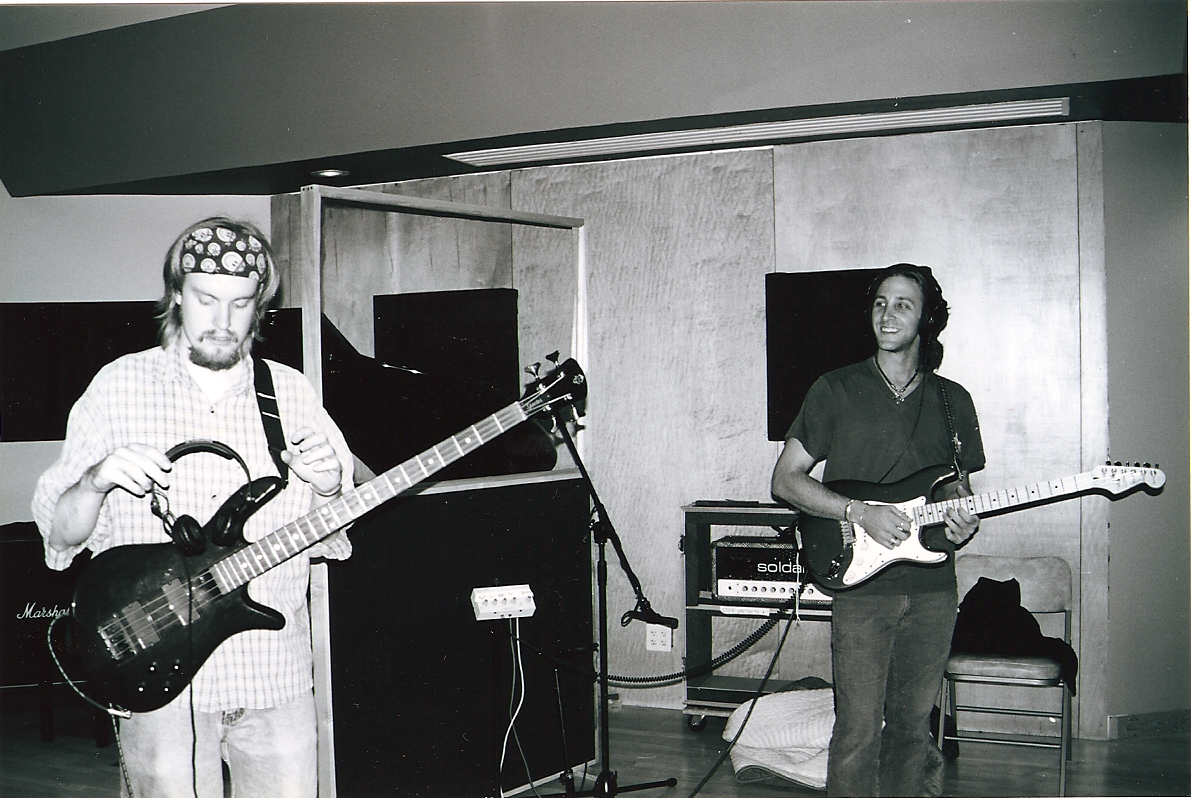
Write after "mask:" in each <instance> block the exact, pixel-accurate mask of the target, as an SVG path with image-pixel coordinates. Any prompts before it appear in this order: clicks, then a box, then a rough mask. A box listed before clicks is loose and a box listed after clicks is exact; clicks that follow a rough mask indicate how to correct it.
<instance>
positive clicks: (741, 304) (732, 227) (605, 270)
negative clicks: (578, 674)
mask: <svg viewBox="0 0 1191 798" xmlns="http://www.w3.org/2000/svg"><path fill="white" fill-rule="evenodd" d="M771 164H772V161H771V156H770V153H769V152H768V151H765V150H755V151H738V152H723V153H716V154H710V155H695V156H684V157H674V158H654V159H641V160H628V161H619V162H610V163H602V164H590V165H580V166H568V167H560V168H542V169H529V170H523V171H520V172H518V173H515V176H514V187H515V190H514V196H515V197H516V199H517V208H516V209H517V210H527V211H539V212H549V213H557V214H565V215H570V216H577V217H580V218H583V219H585V220H586V227H585V229H586V231H587V233H586V234H587V269H588V273H589V280H588V286H587V289H588V308H589V315H588V322H589V352H590V356H589V362H587V363H584V364H583V365H584V367H585V369H586V370H587V373H588V376H589V377H590V381H591V389H590V399H589V408H590V409H589V413H588V415H587V417H586V418H585V419H584V423H585V424H586V426H587V430H586V431H585V432H583V433H582V435H583V436H584V437H585V439H586V440H585V446H586V453H585V462H586V464H587V467H588V469H589V471H590V472H591V475H592V479H593V481H594V483H595V486H596V490H597V491H598V493H599V494H600V498H601V499H602V500H603V502H604V504H605V505H606V506H607V508H608V512H609V516H610V519H611V521H612V523H613V525H614V526H615V528H616V530H617V531H618V533H619V535H620V538H621V540H622V541H623V544H624V548H625V552H626V554H627V556H628V559H629V562H630V564H631V565H632V567H633V570H634V572H635V573H636V574H637V576H638V577H639V578H640V580H641V583H642V585H643V588H644V590H645V594H646V596H647V597H648V598H649V600H650V601H651V603H652V605H653V607H654V608H655V609H657V610H658V611H659V612H661V613H662V614H664V615H670V616H674V617H681V616H682V610H683V603H684V599H683V585H684V581H683V557H682V553H681V552H680V551H679V548H678V542H679V538H680V536H681V535H682V531H683V515H682V511H681V509H680V508H681V507H682V505H684V504H687V503H690V502H692V501H695V500H697V499H723V498H733V499H762V500H763V499H768V497H769V475H770V471H771V469H772V467H773V461H774V457H775V454H776V451H775V447H774V445H773V444H771V443H769V442H768V441H767V440H766V436H765V324H764V275H765V273H766V272H769V271H772V269H773V216H772V209H773V192H772V181H771V175H772V165H771ZM608 553H609V559H610V566H609V586H610V589H609V613H610V618H611V624H610V630H609V631H610V635H611V639H610V654H611V662H612V670H613V672H614V673H615V674H617V675H626V676H629V675H654V674H663V673H672V672H675V671H678V670H680V669H681V667H682V647H683V628H682V627H680V628H679V630H678V632H677V634H675V645H674V650H673V651H672V652H670V653H658V652H647V651H646V650H645V628H644V626H643V625H642V624H640V623H633V624H631V625H630V626H629V627H627V628H623V627H621V626H620V624H619V623H618V622H617V621H618V619H619V618H620V616H621V614H622V613H624V612H625V611H626V610H629V609H631V608H632V607H633V604H634V601H635V598H634V596H633V592H632V588H631V587H630V586H629V584H628V581H627V580H626V579H625V578H624V574H623V573H622V571H621V570H620V568H619V566H618V564H617V561H616V557H615V553H614V552H613V551H612V550H611V548H609V552H608ZM717 647H718V646H717ZM620 693H621V695H622V696H623V697H624V700H625V701H626V702H627V703H635V704H647V705H651V706H667V707H678V706H681V700H682V686H681V685H676V686H672V687H665V688H659V689H653V690H636V689H634V690H625V689H623V688H621V689H620Z"/></svg>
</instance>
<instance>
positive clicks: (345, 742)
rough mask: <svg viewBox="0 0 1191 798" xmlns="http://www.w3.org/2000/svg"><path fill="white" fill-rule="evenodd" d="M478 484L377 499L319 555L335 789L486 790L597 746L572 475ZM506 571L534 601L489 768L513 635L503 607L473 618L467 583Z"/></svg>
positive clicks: (585, 553)
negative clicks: (496, 615)
mask: <svg viewBox="0 0 1191 798" xmlns="http://www.w3.org/2000/svg"><path fill="white" fill-rule="evenodd" d="M560 477H562V478H560ZM492 483H493V484H492V486H491V487H472V488H470V489H459V490H452V489H450V487H451V486H452V484H454V485H460V484H465V483H440V484H439V485H437V486H434V487H432V488H430V489H428V490H427V491H425V492H423V493H421V494H418V495H415V496H412V497H409V498H399V499H396V500H394V501H392V502H389V503H387V504H385V505H384V506H382V507H380V508H378V509H377V510H376V511H375V512H374V513H371V514H369V515H368V516H367V517H366V518H364V519H362V520H361V521H360V522H358V523H357V524H356V525H355V526H354V527H352V529H351V531H350V535H351V538H352V543H353V546H354V553H353V554H352V557H351V559H349V560H347V561H344V562H331V563H328V566H329V567H328V571H329V595H330V599H329V603H330V623H331V681H332V706H333V712H334V731H335V781H336V792H337V794H338V795H339V796H343V797H344V798H365V797H368V798H370V797H371V796H377V795H386V796H388V795H409V796H415V795H416V796H423V797H426V796H443V797H444V798H448V797H449V798H468V796H492V795H495V794H497V792H498V787H499V788H500V789H503V790H510V789H513V788H515V787H520V786H523V785H526V784H528V783H529V782H530V781H531V780H539V779H542V778H546V777H549V776H552V775H557V774H558V773H561V772H562V771H563V770H565V769H566V768H568V767H574V766H576V765H579V764H581V763H585V762H589V761H591V760H593V759H594V758H595V700H594V678H593V677H594V667H593V646H592V641H593V639H594V638H593V624H592V579H591V549H590V541H589V527H588V520H589V517H590V503H589V498H588V494H587V491H586V488H585V486H584V484H583V483H582V482H581V481H580V480H578V479H575V478H573V477H572V476H563V475H560V474H549V475H536V476H525V477H505V478H497V479H494V480H492ZM518 584H528V585H529V586H530V588H531V589H532V590H533V593H534V597H535V603H536V605H537V609H536V612H535V613H534V615H533V616H531V617H528V618H522V619H520V623H519V627H520V632H519V642H520V651H521V658H522V662H523V669H524V702H523V704H522V706H521V710H520V713H519V715H518V718H517V722H516V727H515V728H516V732H517V734H516V738H515V739H514V737H513V736H510V737H509V742H508V750H507V753H506V755H505V757H504V770H503V773H501V774H500V775H499V776H498V769H499V767H500V762H501V746H502V743H503V741H504V737H505V731H506V728H507V726H508V722H509V717H510V712H511V710H512V709H514V708H515V706H516V703H517V702H518V700H519V697H520V695H521V686H520V681H519V683H518V686H517V687H516V688H515V689H514V688H513V678H514V673H515V672H517V670H516V669H515V667H514V664H513V663H514V660H513V655H512V649H513V647H514V646H515V645H516V643H517V642H518V641H517V640H514V639H513V637H512V635H511V628H510V626H511V625H510V622H509V621H507V620H497V621H483V622H481V621H477V620H476V619H475V615H474V613H473V610H472V606H471V591H472V589H473V588H476V587H490V586H494V585H518ZM518 679H519V680H520V675H519V674H518ZM518 741H519V744H520V748H521V752H518V750H517V745H518ZM522 752H523V753H524V757H525V760H526V761H527V762H528V765H529V772H528V773H527V772H526V768H525V766H524V765H523V764H522Z"/></svg>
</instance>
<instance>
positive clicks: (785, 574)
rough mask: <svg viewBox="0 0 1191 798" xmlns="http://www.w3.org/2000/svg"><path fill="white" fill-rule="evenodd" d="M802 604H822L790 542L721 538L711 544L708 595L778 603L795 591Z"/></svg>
mask: <svg viewBox="0 0 1191 798" xmlns="http://www.w3.org/2000/svg"><path fill="white" fill-rule="evenodd" d="M803 583H806V587H805V588H803V592H802V597H801V599H800V600H801V601H802V602H803V603H826V602H830V601H831V597H830V596H828V595H827V594H825V593H823V592H821V591H819V590H818V589H817V588H816V587H815V585H813V584H812V583H811V581H810V574H808V573H807V572H806V571H805V569H804V568H803V567H802V565H801V563H799V561H798V548H797V546H795V544H794V542H793V541H786V540H780V539H778V538H774V537H724V538H720V539H718V540H714V541H712V543H711V584H712V588H711V594H712V598H713V599H715V600H716V601H721V602H725V603H746V604H768V605H772V606H775V607H776V606H780V605H782V604H785V603H786V602H787V601H789V600H790V598H791V597H793V596H795V595H797V594H798V592H799V589H800V588H802V585H803Z"/></svg>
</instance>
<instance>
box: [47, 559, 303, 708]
mask: <svg viewBox="0 0 1191 798" xmlns="http://www.w3.org/2000/svg"><path fill="white" fill-rule="evenodd" d="M245 545H246V544H244V543H242V542H241V543H240V544H238V545H236V546H232V547H227V548H221V547H218V546H208V548H207V551H206V552H204V553H203V554H198V555H194V556H192V557H187V556H186V555H185V554H183V553H182V551H181V550H180V549H179V548H178V547H177V546H175V545H174V544H173V543H156V544H147V545H138V546H118V547H116V548H113V549H108V550H107V551H105V552H103V553H102V554H100V555H98V556H97V557H95V558H94V559H93V560H92V561H91V562H90V563H89V564H88V565H87V568H86V570H85V571H84V573H83V575H82V577H81V578H80V579H79V582H78V584H77V586H76V587H75V594H74V601H73V603H72V605H71V615H70V624H69V628H70V635H71V639H72V641H73V643H74V646H75V648H76V649H77V652H78V654H79V656H80V658H81V660H82V665H83V669H84V670H85V672H86V679H87V682H88V693H90V694H91V695H92V696H93V697H94V698H96V700H98V701H100V702H102V703H109V702H110V703H113V704H116V705H119V706H122V707H124V708H125V709H128V710H130V711H132V712H149V711H152V710H154V709H160V708H161V707H163V706H165V705H166V704H168V703H170V702H171V701H173V700H174V699H175V698H176V697H177V696H178V694H179V693H180V692H181V691H182V690H183V689H184V688H185V687H186V685H187V684H189V683H190V680H191V679H192V678H193V677H194V674H195V672H196V671H197V670H198V669H199V667H201V666H202V664H203V663H204V662H206V661H207V659H208V658H209V657H210V656H211V654H212V652H214V651H215V649H216V648H217V647H218V646H219V644H220V643H222V642H223V641H224V640H226V639H227V638H229V637H231V636H232V635H234V634H237V633H239V632H243V631H246V630H248V629H280V628H282V627H283V626H284V625H285V619H284V618H283V617H282V616H281V613H279V612H277V611H276V610H273V609H270V608H269V607H266V606H264V605H263V604H259V603H257V602H255V601H253V600H252V599H251V598H249V597H248V586H247V585H242V586H240V587H239V588H237V589H235V590H233V591H231V592H229V593H226V594H224V593H220V592H219V590H218V589H217V588H216V587H215V585H214V584H213V583H212V582H211V581H210V580H202V579H197V578H196V579H195V580H194V582H195V584H196V587H195V589H194V590H193V591H190V595H188V591H187V590H186V588H185V585H186V584H187V583H188V582H189V581H190V579H191V577H197V576H198V575H200V574H202V573H203V572H205V571H206V570H207V569H208V568H209V567H210V566H212V565H213V564H214V563H216V562H218V561H219V560H222V559H224V558H225V557H227V556H228V555H229V554H230V553H233V552H235V551H237V550H238V549H241V548H243V547H244V546H245ZM188 620H189V623H187V621H188Z"/></svg>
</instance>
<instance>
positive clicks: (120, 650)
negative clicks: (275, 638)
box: [51, 360, 587, 712]
mask: <svg viewBox="0 0 1191 798" xmlns="http://www.w3.org/2000/svg"><path fill="white" fill-rule="evenodd" d="M586 396H587V382H586V379H585V377H584V375H583V372H582V370H581V369H580V368H579V364H578V363H576V362H575V361H574V360H566V361H564V362H563V363H562V364H561V365H559V366H558V367H557V368H555V369H554V370H553V371H551V372H550V373H548V374H547V375H546V376H545V377H543V378H542V379H540V380H538V381H537V382H536V383H535V384H534V385H532V386H531V387H530V389H529V390H527V391H526V393H525V395H524V396H523V397H522V398H521V399H520V400H519V401H517V402H514V403H512V404H511V405H509V406H508V407H506V408H504V409H503V410H501V411H499V412H497V413H495V414H493V415H491V416H488V417H487V418H485V419H483V420H482V421H478V422H476V423H475V424H472V425H471V426H470V427H468V428H467V429H465V430H463V431H462V432H459V433H456V434H455V435H452V436H451V437H449V438H447V439H446V440H444V441H442V442H441V443H439V444H437V445H435V446H433V447H431V448H429V449H427V450H426V451H424V452H422V453H421V454H419V455H417V456H415V457H412V458H410V459H409V460H406V461H405V462H403V463H401V464H399V465H397V466H395V467H394V468H392V469H390V470H389V471H387V472H385V473H384V474H382V475H381V476H379V477H376V478H375V479H373V480H371V481H369V482H367V483H365V484H363V485H360V486H359V487H357V488H355V489H353V490H349V491H346V492H345V493H343V494H342V495H340V496H338V497H337V498H335V499H332V500H331V501H329V502H327V503H326V504H324V505H322V506H321V507H318V508H317V509H315V510H313V511H312V512H310V513H308V514H306V515H304V516H302V517H301V518H298V519H297V520H295V521H291V522H290V523H288V524H286V525H285V526H283V527H281V528H280V529H277V530H276V531H274V532H272V533H271V534H269V535H267V536H265V537H264V538H262V539H260V540H258V541H255V542H253V543H248V542H245V541H244V540H243V537H242V536H241V538H240V540H239V541H238V542H237V543H234V544H232V545H229V546H227V547H220V546H210V547H208V548H207V550H206V551H205V552H204V553H202V554H196V555H193V556H186V555H185V554H183V553H182V551H181V550H180V549H179V548H178V547H177V546H176V545H174V544H173V543H159V544H146V545H134V546H117V547H116V548H112V549H108V550H107V551H105V552H103V553H102V554H100V555H98V556H97V557H95V558H94V559H93V560H92V561H91V562H90V564H89V565H88V567H87V569H86V571H85V572H84V574H83V575H82V577H81V578H80V580H79V582H78V584H77V586H76V587H75V593H74V601H73V602H72V604H71V607H70V614H69V616H67V617H68V621H69V628H70V633H71V639H72V640H73V642H74V646H75V653H76V654H77V655H78V660H79V662H80V663H81V667H82V669H83V671H84V674H85V678H86V680H87V687H88V692H89V693H90V694H91V695H90V696H85V697H87V698H90V699H93V700H95V701H96V702H98V703H101V704H104V705H106V706H108V707H119V708H122V709H123V710H125V712H149V711H151V710H154V709H159V708H160V707H163V706H165V705H166V704H168V703H169V702H170V701H172V700H173V699H174V698H175V697H176V696H177V695H178V694H179V693H180V692H181V691H182V690H183V689H184V688H185V687H186V686H187V685H188V684H190V681H191V679H192V678H193V677H194V674H195V672H196V671H197V670H198V669H199V667H200V666H202V664H203V663H204V662H206V661H207V659H208V657H210V655H211V654H212V652H214V651H215V649H216V647H217V646H219V644H220V643H222V642H223V641H224V640H226V639H228V638H229V637H231V636H232V635H234V634H238V633H239V632H243V631H247V630H249V629H280V628H282V627H283V626H284V625H285V619H284V618H283V617H282V615H281V613H279V612H277V611H276V610H274V609H272V608H270V607H266V606H265V605H263V604H260V603H258V602H255V601H253V600H252V599H251V598H250V597H249V596H248V582H249V580H251V579H253V578H255V577H258V576H260V575H261V574H263V573H265V572H266V571H268V570H270V569H272V568H274V567H276V566H278V565H280V564H281V563H283V562H285V561H287V560H289V559H290V558H292V557H294V556H296V555H298V554H300V553H302V552H304V551H306V550H307V549H309V548H310V547H311V546H313V545H314V544H316V543H318V542H319V541H320V540H323V539H324V538H327V537H329V536H330V535H331V534H333V533H334V532H336V531H338V530H339V529H341V528H343V527H344V526H346V525H347V524H349V523H350V522H352V521H354V520H356V519H357V518H359V517H361V516H362V515H364V514H365V513H367V512H368V511H370V510H372V509H374V508H376V507H378V506H380V505H381V504H384V503H385V502H387V501H389V500H390V499H392V498H394V497H396V496H398V495H400V494H401V493H403V492H405V491H406V490H408V489H409V488H410V487H412V486H413V485H416V484H418V483H419V482H422V481H423V480H425V479H427V478H428V477H430V476H431V475H433V474H434V473H436V472H438V471H440V470H441V469H443V468H445V467H446V466H448V465H450V464H451V463H453V462H455V461H456V460H459V459H460V458H462V457H464V456H465V455H467V454H469V453H471V452H472V451H474V450H476V449H478V448H479V447H481V446H483V445H484V444H485V443H487V442H488V441H491V440H492V439H494V438H496V437H497V436H499V435H501V434H503V433H505V432H507V431H508V430H510V429H512V428H513V427H515V426H517V425H518V424H520V423H521V422H523V421H525V420H526V419H528V418H529V417H530V416H533V415H535V414H536V413H539V412H541V411H543V410H547V409H551V408H553V407H555V406H556V405H562V404H570V403H574V402H578V401H582V400H583V399H584V398H585V397H586ZM52 650H53V648H52V646H51V651H52Z"/></svg>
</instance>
